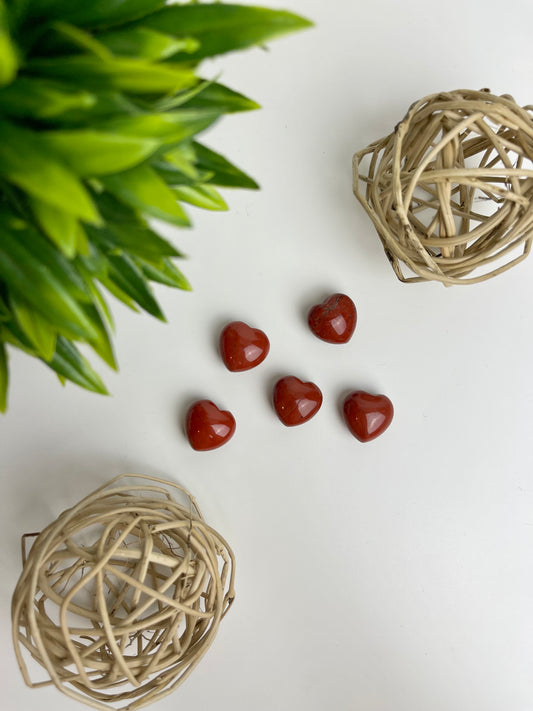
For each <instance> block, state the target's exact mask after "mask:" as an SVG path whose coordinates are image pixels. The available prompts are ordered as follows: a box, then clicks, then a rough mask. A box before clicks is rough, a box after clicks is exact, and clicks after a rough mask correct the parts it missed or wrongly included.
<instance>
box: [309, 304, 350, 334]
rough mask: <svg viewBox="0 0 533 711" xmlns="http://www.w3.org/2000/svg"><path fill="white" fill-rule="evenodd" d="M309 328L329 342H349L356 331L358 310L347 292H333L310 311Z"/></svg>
mask: <svg viewBox="0 0 533 711" xmlns="http://www.w3.org/2000/svg"><path fill="white" fill-rule="evenodd" d="M307 321H308V323H309V328H310V329H311V331H312V332H313V333H314V334H315V336H317V337H318V338H321V339H322V340H323V341H327V342H328V343H348V341H349V340H350V338H351V337H352V335H353V332H354V331H355V324H356V323H357V310H356V308H355V304H354V302H353V301H352V300H351V299H350V297H349V296H346V294H332V295H331V296H328V298H327V299H325V300H324V301H323V302H322V303H321V304H316V305H315V306H313V307H312V309H311V310H310V311H309V316H308V318H307Z"/></svg>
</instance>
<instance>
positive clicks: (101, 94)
mask: <svg viewBox="0 0 533 711" xmlns="http://www.w3.org/2000/svg"><path fill="white" fill-rule="evenodd" d="M90 96H92V97H93V98H94V102H93V103H92V104H91V105H90V106H79V107H73V108H72V109H67V110H65V111H64V112H63V113H61V114H58V115H57V116H55V117H54V123H55V124H56V125H57V126H64V127H65V128H67V129H70V128H72V127H73V126H87V125H89V124H90V125H91V126H92V128H95V124H96V122H97V121H102V120H103V119H106V118H108V117H109V116H120V115H121V114H138V113H139V107H138V106H137V105H136V104H134V103H133V102H132V101H130V100H129V99H128V98H127V97H126V95H125V94H122V93H121V92H118V91H94V92H93V93H92V94H90ZM0 99H1V95H0Z"/></svg>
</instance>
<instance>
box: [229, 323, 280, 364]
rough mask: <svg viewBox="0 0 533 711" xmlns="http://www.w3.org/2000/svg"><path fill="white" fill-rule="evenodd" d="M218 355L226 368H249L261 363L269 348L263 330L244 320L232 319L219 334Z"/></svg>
mask: <svg viewBox="0 0 533 711" xmlns="http://www.w3.org/2000/svg"><path fill="white" fill-rule="evenodd" d="M219 345H220V355H221V356H222V360H223V361H224V364H225V365H226V368H228V370H231V371H232V372H240V371H243V370H250V368H255V366H256V365H259V363H262V362H263V361H264V360H265V358H266V357H267V355H268V351H269V350H270V343H269V341H268V338H267V336H266V334H265V333H263V331H260V330H259V329H258V328H252V327H251V326H248V324H247V323H244V321H232V322H231V323H228V325H227V326H225V327H224V328H223V329H222V333H221V334H220V344H219Z"/></svg>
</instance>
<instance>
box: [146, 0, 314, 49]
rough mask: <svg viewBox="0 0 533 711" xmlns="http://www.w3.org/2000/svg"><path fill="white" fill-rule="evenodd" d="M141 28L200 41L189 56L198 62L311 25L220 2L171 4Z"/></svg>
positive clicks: (264, 10) (299, 19) (289, 15)
mask: <svg viewBox="0 0 533 711" xmlns="http://www.w3.org/2000/svg"><path fill="white" fill-rule="evenodd" d="M139 24H141V23H139ZM142 26H143V27H149V28H150V29H153V30H159V31H160V32H167V33H170V34H175V35H178V36H183V35H187V36H191V37H194V38H195V39H197V40H199V42H200V47H199V48H198V50H197V51H196V52H193V53H192V54H190V55H187V56H188V58H190V59H194V60H197V59H202V58H203V57H212V56H214V55H217V54H223V53H225V52H231V51H234V50H240V49H245V48H246V47H250V46H252V45H257V44H263V43H264V42H267V41H269V40H271V39H274V38H276V37H280V36H281V35H285V34H287V33H289V32H294V31H296V30H302V29H305V28H307V27H311V26H312V23H311V22H309V20H306V19H304V18H303V17H299V16H298V15H295V14H293V13H291V12H286V11H284V10H270V9H268V8H264V7H248V6H246V5H230V4H227V5H226V4H223V3H218V2H217V3H213V4H209V5H206V4H203V3H194V4H189V3H188V4H186V5H170V6H167V7H164V8H162V9H161V10H158V11H157V12H155V13H153V14H152V15H150V16H149V17H146V18H145V19H143V21H142Z"/></svg>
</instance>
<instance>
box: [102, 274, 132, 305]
mask: <svg viewBox="0 0 533 711" xmlns="http://www.w3.org/2000/svg"><path fill="white" fill-rule="evenodd" d="M98 280H99V281H100V283H101V284H102V286H105V288H106V289H107V290H108V291H109V293H110V294H112V295H113V296H114V297H115V299H118V300H119V301H121V302H122V303H123V304H125V305H126V306H127V307H128V308H129V309H131V310H132V311H137V312H138V311H139V309H138V308H137V304H136V303H135V301H134V300H133V299H132V298H131V296H128V294H126V292H125V291H122V289H121V288H120V287H119V286H117V284H116V283H115V282H114V281H113V280H112V279H110V278H109V277H107V276H99V277H98Z"/></svg>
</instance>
